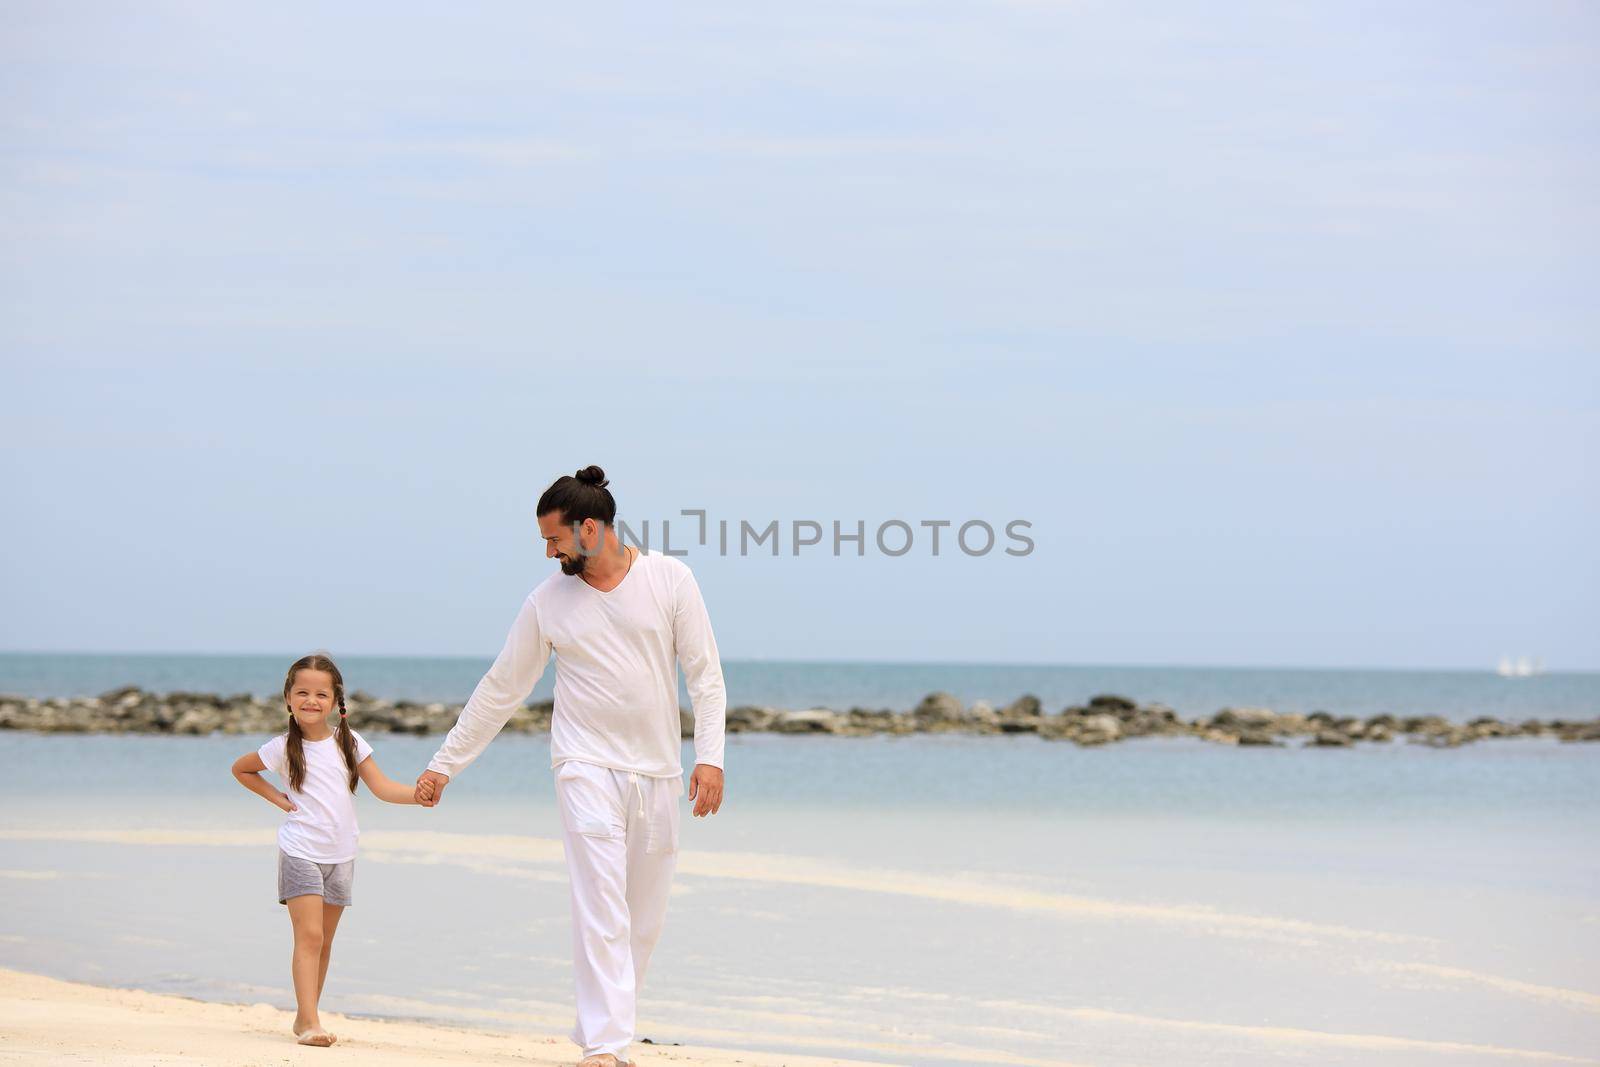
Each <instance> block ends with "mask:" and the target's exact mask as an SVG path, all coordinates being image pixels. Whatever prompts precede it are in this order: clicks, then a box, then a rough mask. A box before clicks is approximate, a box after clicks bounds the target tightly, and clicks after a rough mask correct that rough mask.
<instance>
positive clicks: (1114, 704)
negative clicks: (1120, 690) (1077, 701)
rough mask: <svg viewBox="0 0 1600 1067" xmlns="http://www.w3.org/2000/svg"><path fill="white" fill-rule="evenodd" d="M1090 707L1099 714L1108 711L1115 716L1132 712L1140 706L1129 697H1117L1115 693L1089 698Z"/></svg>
mask: <svg viewBox="0 0 1600 1067" xmlns="http://www.w3.org/2000/svg"><path fill="white" fill-rule="evenodd" d="M1089 707H1090V708H1092V709H1094V710H1095V711H1097V712H1100V711H1108V712H1110V713H1111V714H1113V715H1120V714H1121V713H1123V712H1125V711H1132V710H1133V709H1134V708H1136V707H1138V705H1137V704H1136V703H1134V702H1133V701H1131V700H1129V699H1128V698H1127V697H1123V696H1117V695H1116V694H1114V693H1101V694H1100V695H1099V696H1092V697H1090V698H1089Z"/></svg>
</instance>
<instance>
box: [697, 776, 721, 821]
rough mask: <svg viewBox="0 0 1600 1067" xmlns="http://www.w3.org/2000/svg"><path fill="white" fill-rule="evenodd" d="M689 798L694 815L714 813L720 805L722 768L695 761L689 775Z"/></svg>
mask: <svg viewBox="0 0 1600 1067" xmlns="http://www.w3.org/2000/svg"><path fill="white" fill-rule="evenodd" d="M689 799H690V800H692V801H694V817H695V818H697V819H698V818H702V817H703V816H706V815H715V814H716V813H717V811H718V809H720V808H721V807H722V768H721V767H713V766H711V764H709V763H697V764H695V766H694V773H693V774H691V775H690V776H689Z"/></svg>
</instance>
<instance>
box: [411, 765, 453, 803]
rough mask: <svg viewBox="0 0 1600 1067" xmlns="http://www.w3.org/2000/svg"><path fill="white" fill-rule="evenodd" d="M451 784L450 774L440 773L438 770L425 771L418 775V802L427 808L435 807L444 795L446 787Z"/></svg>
mask: <svg viewBox="0 0 1600 1067" xmlns="http://www.w3.org/2000/svg"><path fill="white" fill-rule="evenodd" d="M449 784H450V776H449V775H448V774H440V773H439V772H438V771H423V772H422V773H421V774H419V775H417V789H416V797H417V803H418V804H421V805H422V806H423V807H425V808H431V807H433V806H434V805H436V804H438V803H439V801H440V799H441V798H442V797H443V796H444V787H445V786H447V785H449Z"/></svg>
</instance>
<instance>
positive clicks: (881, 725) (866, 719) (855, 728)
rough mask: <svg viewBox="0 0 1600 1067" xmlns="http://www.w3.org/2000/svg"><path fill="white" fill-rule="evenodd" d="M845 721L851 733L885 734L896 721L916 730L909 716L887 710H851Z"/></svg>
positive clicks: (892, 728) (892, 727) (891, 729)
mask: <svg viewBox="0 0 1600 1067" xmlns="http://www.w3.org/2000/svg"><path fill="white" fill-rule="evenodd" d="M774 714H776V713H774ZM846 719H847V721H848V723H849V725H850V732H851V733H861V734H871V733H887V732H891V731H893V730H894V727H895V721H896V720H897V719H905V720H906V726H907V728H908V729H916V723H914V722H912V721H910V718H909V716H904V715H896V714H895V713H894V712H892V711H890V710H888V709H887V708H879V709H876V710H872V709H868V708H851V709H850V713H849V715H847V716H846Z"/></svg>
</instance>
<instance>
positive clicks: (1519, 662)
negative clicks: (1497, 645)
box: [1495, 656, 1544, 678]
mask: <svg viewBox="0 0 1600 1067" xmlns="http://www.w3.org/2000/svg"><path fill="white" fill-rule="evenodd" d="M1495 673H1496V674H1498V675H1500V677H1502V678H1530V677H1532V676H1533V675H1535V674H1543V673H1544V661H1543V660H1540V659H1539V658H1538V657H1534V658H1533V659H1529V658H1528V657H1527V656H1518V657H1517V658H1516V659H1515V660H1513V659H1512V658H1511V657H1510V656H1501V657H1500V666H1499V667H1498V668H1497V669H1496V671H1495Z"/></svg>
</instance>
